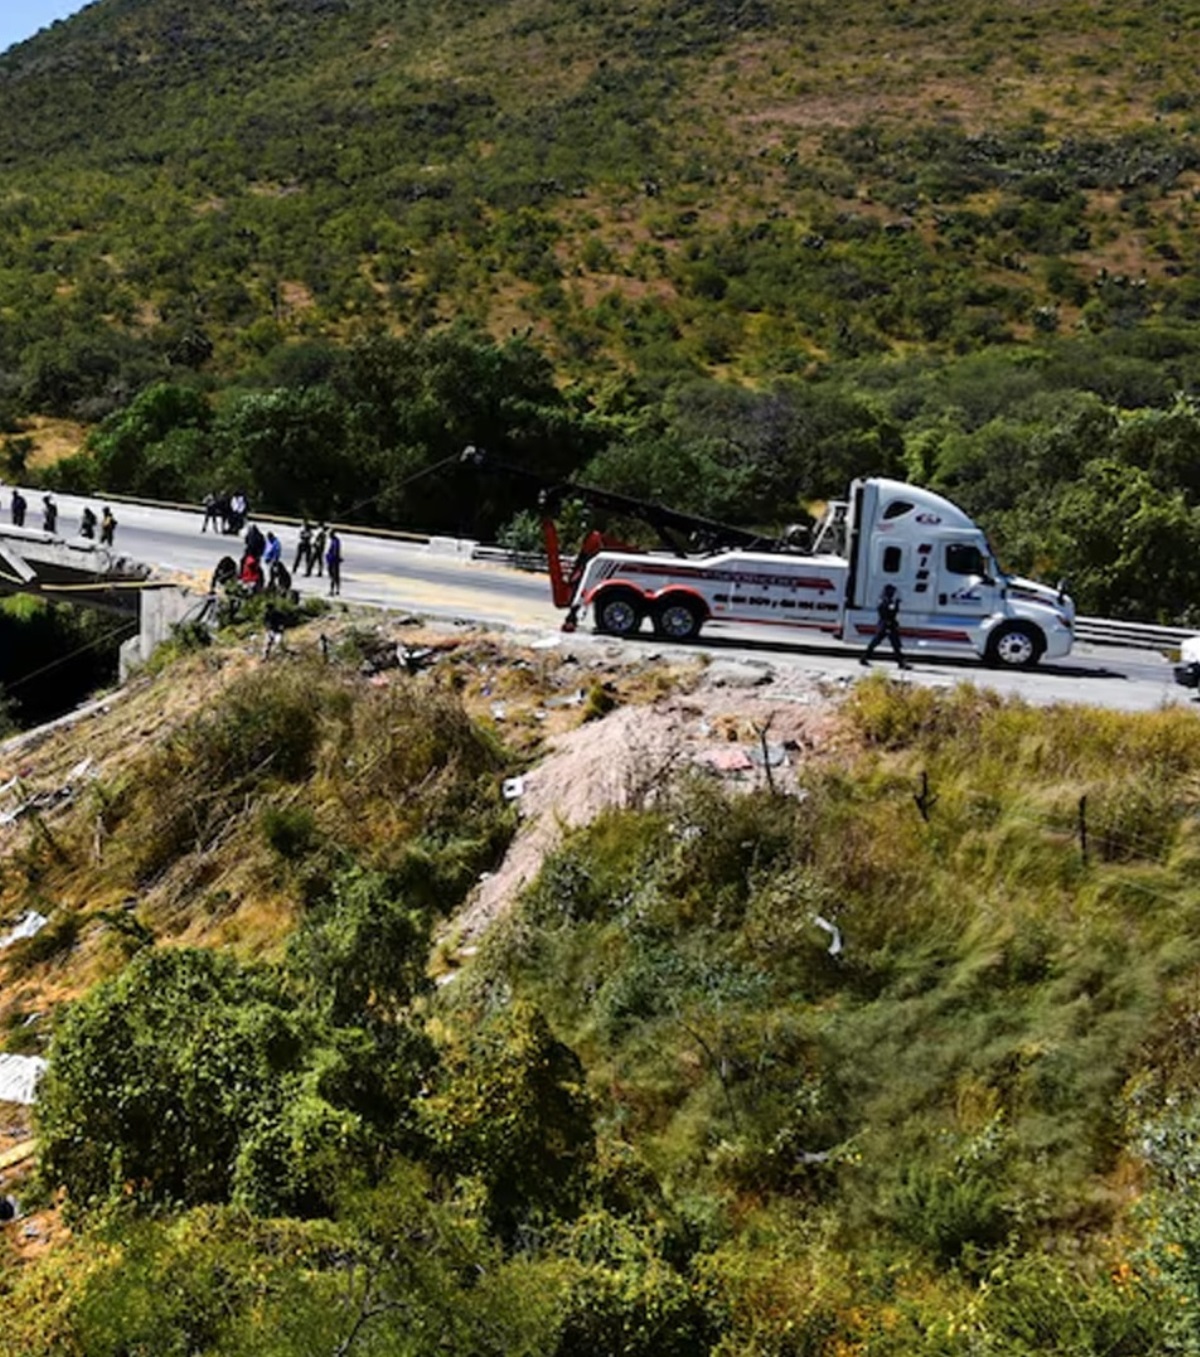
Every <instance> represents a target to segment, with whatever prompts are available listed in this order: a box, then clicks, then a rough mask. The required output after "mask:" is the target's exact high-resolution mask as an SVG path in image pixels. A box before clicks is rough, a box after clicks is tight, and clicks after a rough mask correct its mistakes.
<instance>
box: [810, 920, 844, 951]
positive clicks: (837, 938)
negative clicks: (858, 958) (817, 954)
mask: <svg viewBox="0 0 1200 1357" xmlns="http://www.w3.org/2000/svg"><path fill="white" fill-rule="evenodd" d="M812 921H813V923H815V924H816V926H817V927H818V928H823V929H824V930H825V932H826V933H828V934H829V937H830V943H829V955H830V956H840V955H841V952H842V930H841V929H840V928H839V927H838V926H837V924H835V923H830V921H829V920H828V919H826V918H825V917H824V915H821V914H814V915H813V916H812Z"/></svg>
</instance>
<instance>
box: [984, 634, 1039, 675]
mask: <svg viewBox="0 0 1200 1357" xmlns="http://www.w3.org/2000/svg"><path fill="white" fill-rule="evenodd" d="M1045 649H1046V642H1045V641H1044V640H1043V639H1042V633H1041V632H1040V631H1038V629H1037V628H1036V627H1034V626H1030V624H1029V623H1028V622H1006V623H1005V624H1004V625H1003V626H1002V627H997V628H996V630H995V631H994V632H992V634H991V636H989V637H988V643H987V662H988V664H994V665H997V666H1002V667H1003V668H1005V669H1032V668H1033V666H1034V665H1035V664H1037V662H1038V660H1040V659H1041V658H1042V652H1043V651H1044V650H1045Z"/></svg>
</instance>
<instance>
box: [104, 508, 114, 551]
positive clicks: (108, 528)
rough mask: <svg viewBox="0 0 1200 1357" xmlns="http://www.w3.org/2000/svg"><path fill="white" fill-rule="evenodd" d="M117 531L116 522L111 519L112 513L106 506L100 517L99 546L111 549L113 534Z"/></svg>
mask: <svg viewBox="0 0 1200 1357" xmlns="http://www.w3.org/2000/svg"><path fill="white" fill-rule="evenodd" d="M116 530H117V520H116V519H115V518H114V517H113V511H112V510H111V509H110V508H109V507H108V505H107V504H106V505H105V506H104V512H103V513H102V514H101V515H100V545H101V546H102V547H111V546H112V544H113V534H114V533H115V532H116Z"/></svg>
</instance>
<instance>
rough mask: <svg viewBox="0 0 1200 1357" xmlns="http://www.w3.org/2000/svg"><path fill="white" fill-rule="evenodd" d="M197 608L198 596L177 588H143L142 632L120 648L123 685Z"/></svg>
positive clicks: (141, 607) (141, 593)
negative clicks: (175, 627) (174, 628)
mask: <svg viewBox="0 0 1200 1357" xmlns="http://www.w3.org/2000/svg"><path fill="white" fill-rule="evenodd" d="M195 606H196V595H195V594H193V593H190V592H189V591H188V590H187V589H180V588H178V587H177V586H175V585H165V586H164V587H163V588H161V589H142V590H141V591H140V593H139V595H138V620H139V624H140V625H139V630H138V634H137V635H136V636H131V637H130V638H129V640H128V641H126V642H125V644H124V645H123V646H122V647H121V653H120V658H119V660H118V675H119V680H120V682H121V683H124V682H125V680H126V679H127V678H128V677H129V676H130V674H132V673H133V671H134V670H135V669H137V668H139V667H140V666H141V665H143V664H145V663H146V661H147V660H148V659H149V658H150V656H151V655H153V653H154V651H155V650H156V649H157V648H158V646H160V645H161V644H162V643H163V642H164V641H166V640H168V639H169V638H170V635H171V628H172V627H173V626H175V625H176V623H179V622H182V621H183V619H184V618H185V617H186V616H187V614H188V613H189V612H191V611H192V610H193V609H194V608H195Z"/></svg>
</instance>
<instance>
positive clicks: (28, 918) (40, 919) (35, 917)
mask: <svg viewBox="0 0 1200 1357" xmlns="http://www.w3.org/2000/svg"><path fill="white" fill-rule="evenodd" d="M49 922H50V920H49V919H47V918H46V916H45V915H44V914H39V913H38V912H37V910H36V909H31V910H28V911H27V912H26V914H25V917H24V918H23V919H22V920H21V922H20V923H19V924H17V926H16V927H15V928H12V929H10V930H9V931H8V932H7V933H5V935H4V936H3V937H2V938H0V952H2V951H3V950H4V949H5V948H6V947H11V946H12V945H13V943H14V942H21V941H22V940H23V939H24V938H32V937H35V936H36V935H37V934H38V933H40V932H41V931H42V929H43V928H45V927H46V925H47V924H48V923H49Z"/></svg>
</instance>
